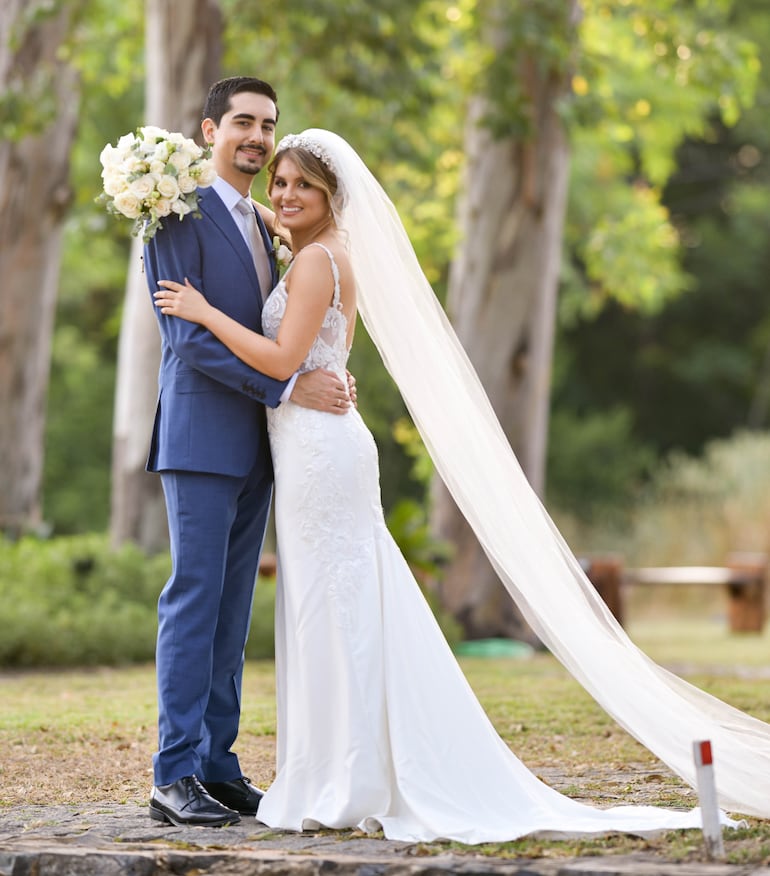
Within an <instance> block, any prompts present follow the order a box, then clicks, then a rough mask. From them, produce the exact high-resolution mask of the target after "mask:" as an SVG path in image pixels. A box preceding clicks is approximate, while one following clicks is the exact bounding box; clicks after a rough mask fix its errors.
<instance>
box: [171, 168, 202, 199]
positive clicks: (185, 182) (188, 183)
mask: <svg viewBox="0 0 770 876" xmlns="http://www.w3.org/2000/svg"><path fill="white" fill-rule="evenodd" d="M176 182H177V185H178V186H179V191H180V192H181V193H182V194H183V195H189V194H190V192H194V191H195V189H196V188H197V187H198V183H197V182H195V180H194V179H193V178H192V177H191V176H190V174H189V173H180V174H179V176H178V177H177V178H176Z"/></svg>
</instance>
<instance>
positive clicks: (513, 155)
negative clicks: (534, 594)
mask: <svg viewBox="0 0 770 876" xmlns="http://www.w3.org/2000/svg"><path fill="white" fill-rule="evenodd" d="M579 5H580V7H581V10H580V11H581V12H582V14H583V17H582V19H581V23H580V27H579V29H578V28H577V26H576V24H577V22H576V17H577V14H578V11H579V10H578V3H577V2H573V3H570V4H564V3H561V2H558V0H529V2H526V3H522V4H518V5H517V7H516V8H514V9H512V10H510V11H507V12H506V11H505V6H504V4H500V5H498V6H497V7H494V6H493V7H491V8H488V9H487V11H486V15H485V16H484V17H483V19H482V31H481V32H482V36H485V39H483V40H482V47H485V48H486V51H487V53H488V54H489V55H490V56H491V58H492V60H491V62H489V64H488V66H487V71H488V73H487V76H486V87H485V88H484V89H483V90H481V92H480V93H478V92H477V96H476V97H474V98H473V99H472V101H471V117H470V138H469V142H470V143H471V145H472V147H473V148H472V151H471V152H470V153H469V156H468V167H469V169H470V171H471V174H472V176H471V177H470V178H469V183H468V184H467V186H468V192H469V195H468V197H467V199H466V201H465V203H464V205H463V206H462V208H461V214H460V221H461V225H462V228H461V231H462V233H463V236H464V241H463V244H462V250H461V254H460V256H459V257H458V259H457V263H456V266H455V268H454V271H453V275H452V280H451V285H450V301H449V306H450V311H451V313H452V315H453V317H454V319H455V321H456V325H457V328H458V332H459V334H460V337H461V339H462V341H463V343H464V344H465V346H466V348H467V349H468V351H469V353H470V355H471V358H472V360H473V361H474V364H475V365H476V367H477V370H478V371H479V374H480V376H481V379H482V381H483V382H484V384H485V386H486V388H487V390H488V392H489V395H490V397H491V401H492V403H493V405H494V406H495V409H496V411H497V413H498V416H499V417H500V420H501V422H502V424H503V427H504V428H505V430H506V432H507V434H508V437H509V439H510V441H511V444H512V446H513V448H514V450H515V451H516V453H517V455H518V456H519V459H520V461H521V462H522V466H523V468H524V471H525V473H526V474H527V476H528V478H529V480H530V483H531V484H532V486H533V487H534V488H535V490H536V491H538V492H539V493H540V494H541V495H542V492H543V485H544V457H545V449H546V441H545V435H546V426H547V422H548V407H547V406H548V398H549V383H550V360H551V349H552V343H553V330H554V319H555V315H556V307H555V294H556V285H557V279H558V277H557V273H558V268H557V264H556V262H557V260H558V259H559V256H560V255H561V252H560V250H561V246H562V244H561V240H560V238H561V236H562V227H563V217H564V213H563V205H564V203H565V199H564V195H565V191H564V188H563V186H564V185H565V182H566V176H564V175H563V172H564V171H566V164H567V151H566V145H565V142H564V139H563V131H562V128H561V122H562V120H563V119H564V118H568V117H570V116H571V118H570V122H571V126H570V146H571V149H572V154H573V158H574V161H575V165H576V172H575V173H574V174H573V176H572V180H571V191H570V210H569V214H568V215H569V217H570V227H569V229H568V235H567V242H568V243H569V244H570V250H569V256H570V259H569V260H568V261H566V262H565V263H564V264H565V270H564V274H565V275H566V276H567V277H568V280H569V281H568V282H567V283H565V286H567V287H569V288H568V290H567V291H568V293H569V294H568V295H567V296H565V300H566V301H567V303H568V305H569V307H571V308H572V311H573V313H574V312H585V313H590V312H593V313H596V311H597V309H598V308H600V307H601V304H602V302H604V301H606V300H608V299H611V298H615V299H617V300H619V301H621V302H622V303H623V305H624V306H626V307H632V308H639V309H644V310H646V311H647V312H654V311H655V310H656V309H660V307H662V305H663V303H664V302H666V301H667V300H669V299H670V298H671V297H673V296H675V295H676V294H678V293H680V292H681V291H682V290H683V289H685V288H687V286H688V282H687V278H686V277H684V275H683V272H682V270H681V267H680V265H679V238H678V234H677V231H676V229H675V228H674V227H673V225H672V224H671V222H670V220H669V217H668V214H667V211H666V210H665V208H664V207H663V205H662V204H661V191H662V186H663V185H664V183H665V181H666V180H667V179H668V177H669V176H670V175H671V173H672V172H673V169H674V167H675V160H676V148H677V146H678V145H679V143H681V141H682V139H683V138H684V137H685V136H693V135H697V134H701V133H703V132H705V131H706V130H707V125H708V121H707V120H708V119H709V117H710V115H711V114H712V113H713V112H714V110H715V109H718V111H719V112H720V114H721V116H722V118H723V120H724V121H725V122H726V123H728V124H732V123H734V122H735V121H736V119H737V117H738V115H739V113H740V109H741V107H742V106H746V105H747V102H750V100H751V93H752V90H753V83H754V80H755V79H756V72H757V67H758V65H756V59H755V58H754V57H753V51H752V49H751V47H750V46H747V45H746V43H745V40H741V39H736V38H735V36H734V35H733V34H731V33H730V26H729V24H730V10H731V5H732V4H731V0H715V2H713V3H708V4H694V5H691V4H681V3H679V2H677V0H655V2H648V0H628V2H624V3H622V4H617V3H614V2H607V0H581V2H580V4H579ZM578 43H579V46H580V57H579V59H578V60H579V63H580V69H579V71H575V74H576V75H571V66H572V64H571V61H572V56H573V51H574V49H575V48H576V47H577V45H578ZM510 59H512V60H510ZM752 62H753V63H752ZM506 64H508V68H507V69H506V67H505V65H506ZM570 91H572V93H573V95H574V96H576V98H578V99H576V100H574V103H573V104H571V105H569V106H568V105H567V104H566V102H565V100H564V97H565V96H566V95H567V94H568V92H570ZM479 121H480V122H481V124H479ZM479 146H481V149H482V150H483V151H479ZM560 189H561V191H560ZM560 204H561V206H560ZM560 210H561V211H562V212H561V214H560ZM576 278H579V279H578V280H577V282H576ZM576 302H577V303H576ZM436 494H437V501H436V506H435V512H434V522H435V525H436V528H437V529H438V531H439V532H440V533H441V534H442V535H445V536H448V537H449V538H451V539H452V540H453V541H454V542H455V544H456V545H457V547H458V550H457V553H456V558H455V560H454V561H453V562H452V564H451V565H450V567H449V569H448V572H447V574H446V577H445V579H444V581H443V582H442V583H441V596H442V598H443V600H444V601H445V603H446V604H447V607H449V608H450V610H452V611H453V612H454V613H455V614H456V615H457V616H458V617H459V618H460V619H461V621H462V622H463V623H464V624H465V626H466V631H467V632H468V634H469V635H471V636H479V635H500V634H503V635H514V636H516V635H524V636H526V637H527V638H530V637H531V634H530V633H529V632H528V631H527V630H526V627H525V626H524V625H523V622H522V621H521V620H520V618H519V616H518V612H516V611H515V609H514V608H513V606H512V605H511V604H510V601H509V600H508V599H507V598H506V597H504V595H503V591H502V588H501V586H500V584H499V583H498V581H497V576H496V575H495V573H494V571H493V570H492V568H491V566H490V565H489V563H488V562H487V561H486V558H485V556H484V554H483V551H482V549H481V547H480V546H479V545H478V543H477V542H476V539H475V537H474V536H473V535H472V533H471V532H470V530H469V528H468V527H467V525H466V524H465V522H464V521H463V520H462V519H461V518H460V516H459V514H458V512H457V510H456V509H455V508H454V505H453V503H452V502H451V500H450V499H449V498H448V496H447V495H446V492H445V491H444V490H443V489H442V488H441V487H438V488H437V490H436Z"/></svg>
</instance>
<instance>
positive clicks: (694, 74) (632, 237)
mask: <svg viewBox="0 0 770 876" xmlns="http://www.w3.org/2000/svg"><path fill="white" fill-rule="evenodd" d="M731 8H732V7H731V5H730V4H728V3H720V4H698V5H696V6H695V7H693V6H691V5H685V4H681V3H678V2H675V0H668V2H666V3H663V4H661V3H647V2H631V0H629V2H624V3H607V2H605V0H588V2H586V3H584V10H585V11H584V17H583V21H582V23H581V27H580V43H581V53H580V60H579V69H578V70H577V72H576V74H575V76H574V78H573V91H574V94H575V99H574V102H573V107H572V111H571V117H572V122H571V126H570V129H571V139H572V145H573V172H572V180H571V190H570V200H569V204H570V206H569V211H568V219H567V226H566V234H565V237H566V241H565V242H566V245H567V247H568V251H569V259H570V261H571V262H572V264H570V266H569V268H568V270H567V271H565V274H564V280H565V284H564V285H565V289H564V294H563V296H562V305H561V306H562V317H563V319H564V320H565V321H566V323H567V324H571V323H572V322H573V321H574V320H575V318H576V316H578V315H582V316H583V317H586V318H593V317H594V316H595V315H596V313H598V312H599V311H600V309H601V308H602V307H603V306H604V305H605V304H606V302H607V300H608V299H615V300H618V301H620V302H621V303H622V304H623V305H624V306H626V307H629V308H634V309H637V308H638V309H640V310H641V311H642V312H644V313H655V312H659V311H660V310H661V308H662V307H663V306H664V305H665V304H666V303H667V302H668V301H671V300H673V299H674V298H676V297H677V296H678V295H679V294H680V293H681V292H682V291H684V290H686V289H688V288H692V287H693V285H694V283H693V281H692V279H691V278H689V277H688V276H687V275H686V273H684V272H683V271H682V268H681V264H680V259H681V247H680V238H679V230H678V228H677V227H676V224H675V223H674V222H673V221H672V219H671V217H670V215H669V212H668V210H667V209H666V208H665V207H664V206H663V205H662V204H661V200H662V197H663V186H664V184H665V183H666V181H667V180H668V179H669V178H670V176H671V175H672V173H673V172H674V170H675V169H676V164H677V150H678V148H679V147H680V145H681V144H682V142H683V141H684V140H685V138H687V137H690V138H694V137H699V138H706V139H708V138H710V137H711V136H713V128H714V124H715V118H716V117H717V116H720V117H721V119H722V121H723V123H724V124H727V125H732V124H734V123H735V122H736V121H737V118H738V116H739V113H740V112H742V111H745V110H746V109H747V108H748V107H749V106H750V105H751V103H752V101H753V99H754V94H755V90H756V87H757V81H758V73H759V70H760V64H759V60H758V57H757V47H756V45H755V44H754V43H752V42H750V41H749V40H748V39H747V37H746V36H745V35H744V33H742V32H741V31H740V30H739V29H738V28H737V27H736V26H734V23H733V22H732V21H731V18H730V11H731Z"/></svg>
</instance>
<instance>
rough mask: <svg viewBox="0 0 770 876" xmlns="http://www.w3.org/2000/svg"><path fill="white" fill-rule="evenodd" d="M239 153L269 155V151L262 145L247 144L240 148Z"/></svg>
mask: <svg viewBox="0 0 770 876" xmlns="http://www.w3.org/2000/svg"><path fill="white" fill-rule="evenodd" d="M238 151H239V152H243V151H246V152H259V153H260V154H262V155H267V150H266V149H265V147H264V146H262V145H261V144H260V143H253V144H252V143H246V144H245V145H243V146H239V147H238Z"/></svg>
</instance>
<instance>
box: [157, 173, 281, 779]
mask: <svg viewBox="0 0 770 876" xmlns="http://www.w3.org/2000/svg"><path fill="white" fill-rule="evenodd" d="M200 210H201V213H202V214H203V218H202V219H196V218H194V217H192V216H186V217H185V218H184V219H183V220H182V221H179V220H178V218H177V217H176V216H169V217H168V218H166V219H165V220H164V221H163V228H162V229H161V230H160V231H159V232H158V233H157V234H156V235H155V237H154V238H153V239H152V240H151V241H150V242H149V244H147V246H146V247H145V252H144V264H145V272H146V275H147V283H148V286H149V290H150V294H152V293H153V292H155V291H157V289H158V285H157V281H158V280H176V281H178V282H180V283H182V282H184V278H185V277H187V278H188V279H189V280H190V282H191V283H192V284H193V285H194V286H195V287H196V288H198V289H200V290H201V291H202V292H203V293H204V295H205V296H206V298H207V299H208V300H209V301H210V302H211V303H212V304H213V305H214V306H216V307H218V308H219V309H220V310H223V311H224V312H225V313H227V314H229V315H230V316H232V317H233V318H234V319H236V320H238V322H241V323H243V324H244V325H246V326H248V327H249V328H252V329H256V330H257V331H261V313H262V295H261V291H260V289H259V283H258V280H257V274H256V271H255V269H254V262H253V260H252V257H251V253H250V251H249V248H248V246H247V244H246V242H245V240H244V239H243V237H242V235H241V233H240V231H239V230H238V227H237V226H236V224H235V221H234V220H233V218H232V216H231V215H230V212H229V211H228V209H227V208H226V207H225V205H224V203H223V202H222V200H221V198H220V197H219V195H218V194H217V193H216V192H215V191H214V189H213V188H209V189H203V190H201V198H200ZM257 218H258V224H259V226H260V229H261V232H262V236H263V239H264V242H265V247H266V248H267V250H268V251H269V249H270V240H269V237H268V234H267V231H266V229H265V227H264V225H263V224H262V221H261V219H260V218H259V217H257ZM276 281H277V275H276V274H275V266H274V263H273V282H274V283H275V282H276ZM265 291H266V292H268V291H269V290H265ZM156 313H157V315H158V321H159V324H160V333H161V339H162V358H161V365H160V373H159V378H158V380H159V397H158V407H157V412H156V416H155V425H154V428H153V434H152V442H151V447H150V455H149V459H148V462H147V468H148V470H149V471H156V472H160V473H161V478H162V482H163V490H164V493H165V497H166V508H167V513H168V521H169V534H170V539H171V559H172V564H173V567H172V572H171V577H170V578H169V580H168V581H167V583H166V585H165V587H164V589H163V592H162V593H161V596H160V600H159V602H158V643H157V651H156V664H157V675H158V708H159V745H158V752H157V753H156V754H155V756H154V758H153V762H154V772H155V784H156V785H165V784H169V783H171V782H174V781H176V780H177V779H179V778H182V777H183V776H187V775H191V774H196V775H197V776H198V778H200V779H202V780H203V781H208V782H224V781H230V780H231V779H235V778H238V777H239V776H241V775H242V773H241V769H240V766H239V764H238V760H237V757H236V755H235V754H234V753H232V752H231V751H230V748H231V746H232V744H233V742H234V741H235V737H236V735H237V733H238V722H239V719H240V696H241V678H242V673H243V652H244V647H245V644H246V637H247V635H248V627H249V620H250V616H251V604H252V598H253V594H254V583H255V579H256V573H257V565H258V562H259V553H260V550H261V548H262V542H263V539H264V532H265V526H266V523H267V516H268V511H269V506H270V499H271V492H272V482H273V471H272V463H271V460H270V448H269V444H268V438H267V427H266V422H265V410H264V405H269V406H271V407H276V406H277V405H278V404H279V400H280V396H281V393H282V392H283V390H284V388H285V386H286V382H285V381H278V380H274V379H272V378H270V377H267V376H266V375H263V374H260V373H259V372H258V371H255V370H254V369H252V368H250V367H249V366H248V365H245V364H244V363H243V362H241V361H240V360H239V359H237V358H236V357H235V356H234V355H233V354H232V353H231V352H230V351H229V350H228V349H227V348H226V347H225V346H224V345H223V344H221V343H220V342H219V341H218V340H217V339H216V338H215V337H214V336H213V335H212V334H211V333H210V332H209V331H208V330H207V329H204V328H203V327H202V326H199V325H196V324H194V323H190V322H186V321H185V320H183V319H179V318H177V317H173V316H165V315H163V314H161V313H160V311H159V310H158V309H157V308H156Z"/></svg>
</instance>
